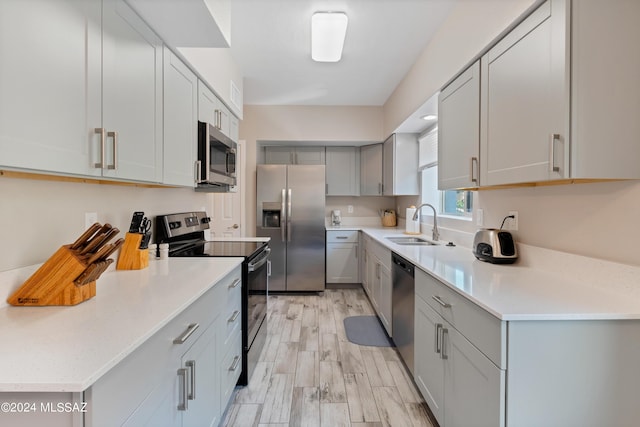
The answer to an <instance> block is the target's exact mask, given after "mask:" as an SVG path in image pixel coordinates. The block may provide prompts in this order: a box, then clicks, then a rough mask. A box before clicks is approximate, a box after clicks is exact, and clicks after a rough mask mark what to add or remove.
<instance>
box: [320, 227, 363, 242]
mask: <svg viewBox="0 0 640 427" xmlns="http://www.w3.org/2000/svg"><path fill="white" fill-rule="evenodd" d="M358 233H359V232H358V230H344V231H333V230H332V231H327V243H358Z"/></svg>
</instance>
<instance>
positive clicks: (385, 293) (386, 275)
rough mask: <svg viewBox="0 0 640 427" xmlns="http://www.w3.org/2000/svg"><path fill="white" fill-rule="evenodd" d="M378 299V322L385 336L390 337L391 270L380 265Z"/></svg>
mask: <svg viewBox="0 0 640 427" xmlns="http://www.w3.org/2000/svg"><path fill="white" fill-rule="evenodd" d="M379 268H380V270H379V272H380V298H379V300H378V306H379V308H380V311H379V314H380V320H382V324H383V325H384V328H385V329H386V330H387V334H388V335H389V336H391V334H392V324H391V315H392V311H393V304H392V303H393V301H392V299H391V298H392V293H393V285H392V283H391V270H390V269H389V268H388V267H387V266H385V265H383V264H380V267H379Z"/></svg>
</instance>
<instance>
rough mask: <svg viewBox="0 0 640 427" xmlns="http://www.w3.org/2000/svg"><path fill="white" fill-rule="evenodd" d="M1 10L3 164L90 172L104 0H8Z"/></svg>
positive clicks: (98, 106)
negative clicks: (90, 148)
mask: <svg viewBox="0 0 640 427" xmlns="http://www.w3.org/2000/svg"><path fill="white" fill-rule="evenodd" d="M0 16H2V17H3V19H2V24H1V25H0V40H2V41H3V42H2V43H0V57H1V58H2V60H1V61H0V87H1V88H2V90H1V91H2V96H0V165H1V166H2V167H6V168H20V169H26V170H39V171H50V172H58V173H65V174H80V175H88V174H89V173H90V171H91V168H92V166H93V165H92V164H91V163H92V162H91V159H90V154H91V152H90V150H89V146H90V143H91V142H92V141H94V140H95V141H97V140H98V137H94V132H93V130H94V128H98V127H100V126H101V104H102V99H101V79H102V75H101V73H102V70H101V46H100V45H101V27H100V20H101V2H100V1H99V0H87V1H82V2H79V1H75V0H56V1H51V0H30V1H23V0H3V1H1V2H0ZM94 138H95V139H94Z"/></svg>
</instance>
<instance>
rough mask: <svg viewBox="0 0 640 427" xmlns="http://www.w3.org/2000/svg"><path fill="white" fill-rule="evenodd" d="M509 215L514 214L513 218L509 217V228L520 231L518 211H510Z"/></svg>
mask: <svg viewBox="0 0 640 427" xmlns="http://www.w3.org/2000/svg"><path fill="white" fill-rule="evenodd" d="M509 215H513V218H508V219H507V224H508V225H509V228H508V229H509V230H513V231H518V211H509Z"/></svg>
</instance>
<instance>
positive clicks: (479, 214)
mask: <svg viewBox="0 0 640 427" xmlns="http://www.w3.org/2000/svg"><path fill="white" fill-rule="evenodd" d="M476 225H477V226H478V227H482V226H483V225H484V210H482V209H476Z"/></svg>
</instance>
